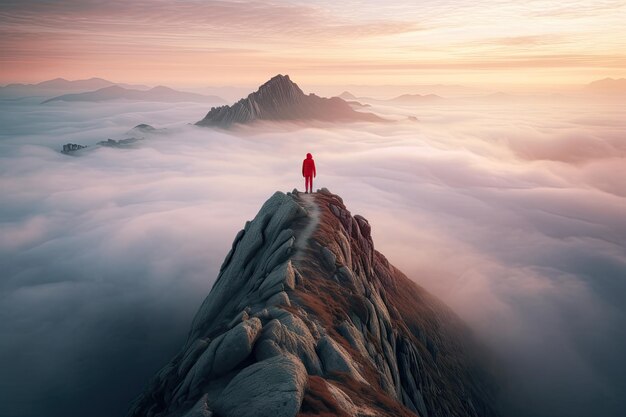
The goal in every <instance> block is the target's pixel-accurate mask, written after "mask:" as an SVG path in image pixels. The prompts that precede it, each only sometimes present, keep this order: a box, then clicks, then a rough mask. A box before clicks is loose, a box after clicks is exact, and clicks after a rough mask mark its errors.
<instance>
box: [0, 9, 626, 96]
mask: <svg viewBox="0 0 626 417" xmlns="http://www.w3.org/2000/svg"><path fill="white" fill-rule="evenodd" d="M624 21H626V2H624V1H621V0H577V1H567V2H563V1H551V0H529V1H524V2H518V1H502V0H454V1H452V0H442V1H436V2H433V1H412V2H406V1H398V0H388V1H385V2H380V1H359V2H355V1H351V0H348V1H342V2H336V1H326V0H322V1H299V0H284V1H257V0H252V1H232V2H231V1H210V0H209V1H200V0H179V1H164V0H150V1H147V0H136V1H121V0H110V1H106V2H103V1H99V0H59V1H50V0H3V1H2V2H0V83H4V84H8V83H12V82H38V81H43V80H46V79H52V78H56V77H64V78H67V79H81V78H90V77H102V78H106V79H111V80H113V81H116V82H140V83H148V84H168V85H173V86H189V87H191V86H195V87H199V86H216V85H258V84H260V83H261V82H263V81H264V80H266V79H268V78H269V77H271V76H272V75H275V74H278V73H289V74H290V75H291V76H292V77H293V78H294V79H297V80H299V82H300V83H302V84H303V85H346V84H368V85H383V84H401V85H406V84H425V83H426V84H428V83H448V84H449V83H459V82H462V83H464V84H467V85H481V86H485V85H489V86H492V87H493V86H498V87H507V86H508V87H515V86H517V87H520V86H521V87H520V88H524V87H527V88H528V86H534V87H543V88H548V87H550V88H558V87H560V86H569V85H579V84H586V83H589V82H591V81H593V80H596V79H600V78H605V77H614V78H619V77H624V76H626V52H625V51H626V26H625V25H624Z"/></svg>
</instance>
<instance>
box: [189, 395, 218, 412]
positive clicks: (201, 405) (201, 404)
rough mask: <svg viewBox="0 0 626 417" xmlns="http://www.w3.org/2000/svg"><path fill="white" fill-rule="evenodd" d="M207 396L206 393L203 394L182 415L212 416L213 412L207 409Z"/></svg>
mask: <svg viewBox="0 0 626 417" xmlns="http://www.w3.org/2000/svg"><path fill="white" fill-rule="evenodd" d="M208 397H209V395H208V394H204V395H203V396H202V397H201V398H200V399H199V400H198V402H197V403H196V405H194V406H193V407H192V408H191V410H189V411H188V412H187V413H186V414H185V415H184V416H183V417H212V416H213V412H212V411H211V410H209V406H208V404H207V399H208Z"/></svg>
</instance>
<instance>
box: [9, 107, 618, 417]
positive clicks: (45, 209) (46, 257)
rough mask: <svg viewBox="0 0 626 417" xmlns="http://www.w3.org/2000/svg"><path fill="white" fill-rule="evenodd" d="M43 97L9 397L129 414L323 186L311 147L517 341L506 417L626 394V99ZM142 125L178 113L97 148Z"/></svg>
mask: <svg viewBox="0 0 626 417" xmlns="http://www.w3.org/2000/svg"><path fill="white" fill-rule="evenodd" d="M38 102H39V101H38V100H30V99H23V100H10V101H9V100H5V101H1V102H0V126H2V129H1V131H0V193H1V195H2V203H1V204H0V274H1V279H0V369H2V378H1V379H0V415H2V416H7V417H9V416H11V417H18V416H19V417H31V416H33V417H34V416H43V415H45V416H51V417H53V416H64V417H65V416H84V415H89V416H92V417H99V416H102V417H111V416H116V415H122V414H123V413H124V411H125V410H126V409H127V407H128V404H129V402H130V401H131V400H132V398H134V397H135V396H136V395H137V394H138V393H139V392H140V391H141V390H142V388H143V386H144V385H145V384H146V383H147V381H148V380H149V378H150V377H151V376H152V375H153V374H154V372H155V371H157V370H158V369H159V368H160V367H161V366H162V365H164V364H165V363H166V362H167V361H168V360H169V359H170V358H171V356H173V355H174V354H175V353H176V352H177V350H178V349H179V348H180V346H181V345H182V343H183V342H184V339H185V337H186V333H187V331H188V328H189V325H190V323H191V319H192V317H193V314H194V313H195V311H196V309H197V308H198V307H199V305H200V303H201V301H202V300H203V298H204V297H205V296H206V294H207V293H208V291H209V289H210V287H211V285H212V283H213V281H214V279H215V277H216V275H217V271H218V268H219V265H220V264H221V262H222V260H223V258H224V256H225V255H226V253H227V251H228V249H229V247H230V245H231V242H232V239H233V238H234V236H235V234H236V232H237V231H238V230H239V229H241V228H242V227H243V225H244V223H245V221H246V220H249V219H251V218H252V217H254V215H255V214H256V212H257V210H258V209H259V208H260V206H261V205H262V203H263V202H264V201H265V200H266V199H267V198H269V196H270V195H271V194H272V193H273V192H274V191H276V190H282V191H290V190H292V189H293V188H294V187H297V188H299V189H302V188H303V184H302V182H303V181H302V178H301V176H300V166H301V161H302V159H303V158H304V155H305V154H306V153H307V152H311V153H312V154H313V155H314V157H315V159H316V164H317V168H318V173H319V176H318V178H317V179H316V181H315V187H316V188H319V187H327V188H329V189H330V190H331V191H332V192H335V193H338V194H340V195H341V196H342V197H343V199H344V201H345V203H346V205H347V206H348V209H350V210H352V212H353V214H361V215H363V216H365V217H366V218H368V219H369V221H370V223H371V224H372V227H373V237H374V241H375V244H376V248H377V249H378V250H379V251H381V252H382V253H383V254H385V255H386V256H387V257H388V258H389V260H390V261H391V262H392V263H394V264H395V265H396V266H397V267H399V268H400V269H401V270H403V271H404V272H405V273H406V274H407V275H408V276H409V277H411V278H412V279H413V280H415V281H416V282H417V283H419V284H420V285H422V286H424V287H425V288H426V289H428V290H429V291H431V292H432V293H434V294H436V295H437V296H439V297H440V298H442V299H443V300H444V301H445V302H447V303H448V304H449V305H450V306H451V307H452V308H453V309H454V310H455V311H456V312H457V313H458V314H459V315H460V316H461V317H462V318H463V319H464V320H465V321H466V322H467V323H468V324H469V325H470V326H471V327H472V328H473V329H474V330H475V332H476V334H477V335H478V336H479V337H480V338H481V339H482V341H483V343H484V344H485V345H486V346H487V347H488V348H489V349H490V350H491V351H492V352H493V354H494V355H495V356H496V357H497V358H498V360H499V361H500V362H501V364H502V366H503V368H504V371H505V372H504V374H505V375H506V376H505V380H504V382H503V384H502V407H503V409H504V410H505V415H506V416H520V417H521V416H524V417H528V416H531V417H532V416H537V417H539V416H542V417H543V416H546V417H547V416H552V417H558V416H587V415H602V416H607V417H608V416H618V415H621V413H622V412H623V409H624V407H625V406H626V404H625V398H626V380H625V379H624V375H626V359H625V355H624V354H625V353H626V303H625V298H624V297H625V295H626V122H625V120H626V111H625V110H624V109H623V107H622V108H620V107H618V106H617V105H615V104H610V103H604V104H603V103H601V102H581V101H572V102H568V101H566V100H563V101H562V102H555V101H554V100H546V101H545V102H542V101H541V100H537V101H536V102H532V103H529V102H524V103H516V102H507V101H501V102H472V101H459V100H457V101H454V100H450V101H445V102H441V103H438V104H436V105H421V106H415V107H381V106H379V107H375V108H374V110H376V111H378V112H379V113H380V114H382V115H387V116H388V117H390V118H394V119H396V120H398V121H396V122H393V123H384V124H361V123H356V124H344V125H323V124H319V125H315V126H308V127H307V126H297V125H284V126H274V125H260V126H257V127H254V128H246V129H242V130H239V131H237V132H231V133H228V132H220V131H215V130H212V129H208V128H199V127H196V126H193V125H190V124H189V123H193V122H195V121H197V120H200V119H201V118H202V117H203V116H204V114H205V113H206V111H207V109H206V108H204V107H203V106H202V105H198V104H184V103H183V104H164V103H130V102H116V103H100V104H97V103H61V102H57V103H49V104H47V105H40V104H38ZM407 115H413V116H417V117H418V118H419V121H417V122H415V121H408V120H405V118H404V116H407ZM139 123H148V124H150V125H152V126H155V127H157V128H165V129H166V130H165V131H163V132H160V133H158V134H153V135H147V136H146V139H145V140H143V141H140V142H138V143H137V144H136V146H134V147H131V148H128V149H115V148H106V147H95V146H93V145H94V144H95V143H96V142H98V141H101V140H106V139H108V138H113V139H123V138H126V137H129V136H132V135H135V136H136V132H133V133H131V134H127V132H128V131H129V130H130V129H131V128H132V127H133V126H135V125H137V124H139ZM68 142H73V143H79V144H83V145H91V146H90V148H88V149H86V150H84V151H81V152H80V153H79V154H77V155H76V156H69V155H64V154H62V153H60V152H59V150H60V148H61V146H62V145H63V144H64V143H68Z"/></svg>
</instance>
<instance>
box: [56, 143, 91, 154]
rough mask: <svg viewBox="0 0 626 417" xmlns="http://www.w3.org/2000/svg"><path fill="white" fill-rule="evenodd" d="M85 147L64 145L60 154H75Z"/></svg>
mask: <svg viewBox="0 0 626 417" xmlns="http://www.w3.org/2000/svg"><path fill="white" fill-rule="evenodd" d="M86 147H87V146H85V145H79V144H78V143H66V144H65V145H63V149H62V150H61V152H62V153H72V152H76V151H79V150H81V149H85V148H86Z"/></svg>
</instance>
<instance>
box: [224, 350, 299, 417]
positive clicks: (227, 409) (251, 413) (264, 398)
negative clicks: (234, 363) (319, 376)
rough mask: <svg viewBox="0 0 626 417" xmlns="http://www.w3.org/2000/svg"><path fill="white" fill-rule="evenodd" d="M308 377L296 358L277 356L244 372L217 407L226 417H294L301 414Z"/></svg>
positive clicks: (235, 379)
mask: <svg viewBox="0 0 626 417" xmlns="http://www.w3.org/2000/svg"><path fill="white" fill-rule="evenodd" d="M306 382H307V373H306V369H305V368H304V365H302V362H300V360H299V359H298V358H296V357H295V356H293V355H290V354H286V355H278V356H274V357H271V358H269V359H266V360H263V361H260V362H257V363H255V364H253V365H250V366H248V367H247V368H245V369H243V370H242V371H241V372H240V373H238V374H237V376H235V377H234V378H233V380H232V381H230V383H229V384H228V386H226V388H225V389H224V391H223V392H222V395H221V396H220V398H219V399H218V400H217V401H216V402H215V404H214V410H215V412H216V413H217V414H218V415H220V416H223V417H294V416H295V415H296V414H298V411H299V410H300V404H301V403H302V397H303V395H304V389H305V386H306Z"/></svg>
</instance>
